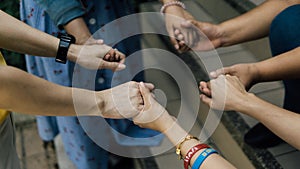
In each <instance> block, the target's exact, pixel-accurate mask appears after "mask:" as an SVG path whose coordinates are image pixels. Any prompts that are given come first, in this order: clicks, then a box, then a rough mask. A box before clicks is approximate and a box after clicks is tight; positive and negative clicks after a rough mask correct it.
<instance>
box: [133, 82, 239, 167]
mask: <svg viewBox="0 0 300 169" xmlns="http://www.w3.org/2000/svg"><path fill="white" fill-rule="evenodd" d="M140 91H141V94H142V97H143V99H144V105H145V106H144V109H143V111H142V112H141V113H140V114H139V115H137V116H135V117H134V118H133V121H134V123H135V124H137V125H139V126H140V127H144V128H150V129H153V130H157V131H160V132H162V133H164V134H165V135H166V136H167V137H168V138H169V140H170V141H171V142H172V143H173V144H174V145H175V146H176V147H177V146H178V144H179V143H180V142H181V140H183V139H184V138H185V137H186V136H187V135H188V133H187V132H186V131H185V130H184V129H182V128H181V127H180V125H179V124H178V123H176V119H175V118H174V117H172V116H170V114H169V113H168V112H167V110H165V109H164V108H163V107H162V106H161V105H160V104H159V103H158V102H157V101H156V100H155V98H154V97H153V95H152V93H151V91H150V90H149V89H148V88H147V87H146V86H145V85H144V84H143V83H140ZM199 143H200V142H199V141H197V140H195V139H191V140H189V141H185V142H184V143H183V144H182V145H181V147H180V149H181V155H182V156H183V157H185V155H186V154H187V152H188V151H189V149H190V148H192V147H194V146H195V145H197V144H199ZM202 151H203V150H200V151H199V152H197V153H196V154H195V155H194V156H193V158H192V159H191V163H190V165H193V163H194V162H195V160H196V159H197V157H198V156H199V154H200V153H201V152H202ZM174 160H177V159H174ZM220 168H222V169H233V168H235V167H234V166H232V165H231V164H230V163H229V162H228V161H226V160H225V159H224V158H222V157H221V156H219V155H217V154H213V155H210V156H209V157H208V158H207V159H206V160H205V161H204V163H203V164H202V165H201V169H220Z"/></svg>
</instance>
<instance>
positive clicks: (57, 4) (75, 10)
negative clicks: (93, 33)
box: [34, 0, 85, 28]
mask: <svg viewBox="0 0 300 169" xmlns="http://www.w3.org/2000/svg"><path fill="white" fill-rule="evenodd" d="M34 1H35V2H36V3H37V4H38V5H40V7H42V8H43V9H44V10H45V11H46V12H47V14H48V15H49V16H50V18H51V19H52V21H53V22H54V24H55V25H56V26H57V27H59V28H62V26H63V25H65V24H67V23H68V22H70V21H72V20H73V19H75V18H78V17H80V16H82V15H84V14H85V9H84V7H83V6H82V4H81V2H80V1H79V0H34Z"/></svg>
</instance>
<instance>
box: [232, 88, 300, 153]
mask: <svg viewBox="0 0 300 169" xmlns="http://www.w3.org/2000/svg"><path fill="white" fill-rule="evenodd" d="M238 109H239V110H237V111H239V112H242V113H245V114H247V115H249V116H252V117H254V118H255V119H257V120H258V121H260V122H262V123H263V124H264V125H265V126H267V127H268V128H269V129H270V130H271V131H273V132H274V133H275V134H276V135H278V136H279V137H281V138H282V139H283V140H285V141H286V142H288V143H289V144H291V145H293V146H294V147H295V148H297V149H300V142H299V139H300V135H299V131H300V123H299V121H300V115H299V114H296V113H294V112H290V111H288V110H285V109H282V108H280V107H277V106H275V105H272V104H270V103H268V102H266V101H264V100H262V99H260V98H258V97H256V96H255V95H253V94H250V95H249V97H248V101H246V102H245V103H244V104H243V105H240V106H239V108H238Z"/></svg>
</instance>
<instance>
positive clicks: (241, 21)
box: [175, 0, 300, 51]
mask: <svg viewBox="0 0 300 169" xmlns="http://www.w3.org/2000/svg"><path fill="white" fill-rule="evenodd" d="M299 3H300V1H299V0H268V1H266V2H264V3H263V4H261V5H259V6H258V7H256V8H254V9H253V10H251V11H249V12H247V13H245V14H243V15H240V16H238V17H235V18H233V19H230V20H227V21H225V22H222V23H220V24H212V23H207V22H201V21H196V20H190V21H185V22H183V23H182V24H181V29H184V30H186V29H187V28H191V27H192V26H193V25H194V26H195V27H196V28H198V36H200V38H198V39H199V41H198V42H197V43H195V42H193V44H194V45H193V46H191V48H192V49H193V50H199V51H203V50H211V49H213V48H218V47H223V46H231V45H234V44H238V43H242V42H246V41H250V40H255V39H259V38H262V37H265V36H267V35H268V34H269V28H270V24H271V22H272V20H273V19H274V17H275V16H276V15H278V14H279V13H280V12H281V11H282V10H284V9H285V8H287V7H289V6H291V5H295V4H299ZM266 9H267V10H266ZM261 16H264V17H261ZM253 23H255V24H253ZM181 29H179V30H178V31H177V32H176V33H175V36H176V37H177V38H179V37H182V36H183V38H181V39H182V40H183V41H185V42H186V43H187V44H189V43H188V39H189V38H188V37H187V36H185V35H184V33H181V32H182V31H181ZM203 34H205V36H206V37H207V38H208V39H209V40H210V41H201V39H202V38H201V36H203Z"/></svg>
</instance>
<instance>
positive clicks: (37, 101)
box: [0, 66, 102, 116]
mask: <svg viewBox="0 0 300 169" xmlns="http://www.w3.org/2000/svg"><path fill="white" fill-rule="evenodd" d="M0 79H1V83H0V93H1V97H0V100H1V101H0V107H1V108H2V109H7V110H11V111H16V112H22V113H26V114H34V115H38V113H42V114H39V115H56V116H76V113H75V110H74V106H73V99H72V88H68V87H63V86H60V85H56V84H54V83H50V82H48V81H46V80H43V79H41V78H38V77H36V76H33V75H30V74H28V73H26V72H24V71H21V70H19V69H16V68H13V67H10V66H0ZM73 90H81V89H75V88H74V89H73ZM82 91H84V92H86V94H87V95H92V94H93V92H91V91H87V90H82ZM86 99H87V101H85V100H82V101H83V102H82V104H83V105H84V106H86V107H92V105H91V104H92V103H93V102H92V101H91V100H89V97H87V98H86ZM88 100H89V101H88ZM101 102H102V101H101ZM99 105H101V104H99ZM53 113H55V114H53ZM87 115H88V112H87Z"/></svg>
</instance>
